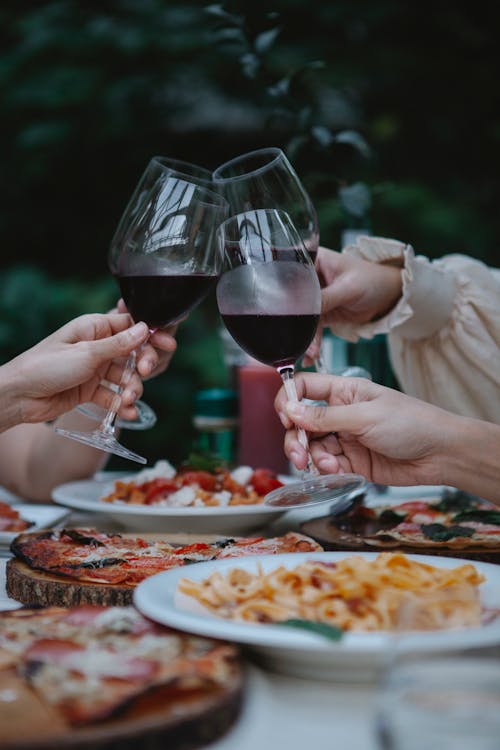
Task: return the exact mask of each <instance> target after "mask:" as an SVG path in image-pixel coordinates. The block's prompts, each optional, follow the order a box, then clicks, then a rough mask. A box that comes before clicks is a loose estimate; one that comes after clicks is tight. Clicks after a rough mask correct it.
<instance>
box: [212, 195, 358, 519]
mask: <svg viewBox="0 0 500 750" xmlns="http://www.w3.org/2000/svg"><path fill="white" fill-rule="evenodd" d="M217 236H218V242H219V244H220V247H221V248H223V249H224V252H225V257H226V264H225V271H224V273H223V274H222V276H221V278H220V279H219V282H218V284H217V304H218V306H219V312H220V314H221V316H222V320H223V321H224V324H225V326H226V328H227V329H228V331H229V333H230V334H231V335H232V337H233V338H234V339H235V341H236V342H237V343H238V344H239V345H240V346H241V348H242V349H243V350H244V351H246V352H247V354H249V355H250V356H251V357H253V358H254V359H257V360H258V361H259V362H262V363H263V364H266V365H271V366H273V367H275V368H276V369H277V371H278V372H279V374H280V376H281V379H282V381H283V384H284V386H285V389H286V392H287V395H288V398H289V399H290V400H295V401H296V400H297V391H296V389H295V381H294V367H295V362H296V360H297V359H298V358H299V357H301V356H302V355H303V354H304V352H305V350H306V349H307V347H308V346H309V344H310V343H311V341H312V338H313V336H314V332H315V330H316V327H317V324H318V320H319V315H320V310H321V290H320V286H319V281H318V276H317V274H316V271H315V270H314V265H313V263H312V260H311V258H310V256H309V255H308V253H307V252H306V250H305V247H304V245H303V243H302V240H301V238H300V235H299V233H298V231H297V230H296V228H295V227H294V225H293V223H292V221H291V219H290V217H289V215H288V214H287V213H286V212H284V211H281V210H277V209H257V210H250V211H244V212H242V213H239V214H237V215H236V216H232V217H230V218H229V219H227V220H226V221H225V222H224V223H223V224H222V225H221V226H220V227H219V229H218V231H217ZM298 437H299V440H300V442H301V444H302V445H303V446H304V448H305V449H306V450H307V451H308V456H309V461H308V469H309V471H310V472H311V473H313V474H314V473H315V474H317V471H316V469H315V467H314V465H313V463H312V459H311V455H310V453H309V450H308V440H307V435H306V433H305V431H304V430H303V429H298ZM364 485H365V480H364V479H363V477H360V476H358V475H354V474H349V475H327V476H319V475H316V476H313V477H311V478H309V479H305V480H302V481H300V482H297V483H294V484H290V485H286V486H285V488H279V489H278V490H275V491H273V492H272V493H270V495H269V496H268V498H267V501H268V502H269V503H270V504H274V505H286V506H290V507H291V506H296V505H304V504H307V503H311V502H315V503H316V502H325V501H331V500H333V499H334V498H337V499H338V501H339V503H344V502H345V503H346V505H348V504H349V503H348V502H347V501H348V500H349V502H350V497H351V496H352V494H353V493H354V492H355V491H356V492H359V490H360V488H361V487H362V486H364ZM282 489H285V493H284V494H283V493H281V490H282ZM275 493H279V494H278V495H276V494H275Z"/></svg>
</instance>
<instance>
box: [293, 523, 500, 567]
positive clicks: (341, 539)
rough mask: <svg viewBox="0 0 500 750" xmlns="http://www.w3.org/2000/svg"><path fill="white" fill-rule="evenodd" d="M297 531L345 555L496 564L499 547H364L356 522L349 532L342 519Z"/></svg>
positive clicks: (499, 551)
mask: <svg viewBox="0 0 500 750" xmlns="http://www.w3.org/2000/svg"><path fill="white" fill-rule="evenodd" d="M370 523H371V522H370V521H367V524H366V526H367V529H369V532H368V533H370V532H373V529H371V528H369V524H370ZM300 531H301V532H302V533H303V534H307V536H310V537H312V538H313V539H315V540H316V541H317V542H319V544H321V545H322V546H323V547H324V548H325V550H344V549H345V550H346V551H347V550H349V551H359V552H383V551H399V552H407V553H408V554H411V555H418V554H420V555H444V556H445V557H461V558H465V559H466V560H481V561H482V562H492V563H500V547H499V548H498V549H496V548H495V549H492V548H491V547H474V548H473V549H467V548H466V547H465V548H456V549H451V548H447V547H445V546H443V547H437V546H429V547H412V546H411V545H403V544H397V545H395V546H391V547H390V548H382V547H376V546H374V545H372V544H366V542H365V541H364V538H363V526H362V524H360V523H359V521H358V522H357V523H356V526H355V528H352V529H349V523H348V521H347V520H346V517H345V516H344V517H343V518H342V519H339V520H336V519H335V518H332V516H322V517H321V518H312V519H311V520H309V521H304V523H302V524H301V525H300Z"/></svg>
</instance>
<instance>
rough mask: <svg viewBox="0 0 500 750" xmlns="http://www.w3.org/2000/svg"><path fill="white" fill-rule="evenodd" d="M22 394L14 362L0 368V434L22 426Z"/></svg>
mask: <svg viewBox="0 0 500 750" xmlns="http://www.w3.org/2000/svg"><path fill="white" fill-rule="evenodd" d="M22 421H23V419H22V407H21V394H20V393H19V388H18V378H17V377H16V370H15V368H14V367H13V366H12V362H8V363H7V364H5V365H2V366H1V367H0V432H3V431H4V430H8V429H9V428H10V427H15V425H18V424H21V422H22Z"/></svg>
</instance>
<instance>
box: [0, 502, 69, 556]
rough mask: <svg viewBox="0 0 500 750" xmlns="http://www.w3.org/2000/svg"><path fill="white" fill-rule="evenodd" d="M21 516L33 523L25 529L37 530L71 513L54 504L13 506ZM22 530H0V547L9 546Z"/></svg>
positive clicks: (47, 526) (48, 526)
mask: <svg viewBox="0 0 500 750" xmlns="http://www.w3.org/2000/svg"><path fill="white" fill-rule="evenodd" d="M13 507H14V508H15V509H16V510H17V512H18V513H19V515H20V516H21V518H23V519H24V520H25V521H31V523H32V524H33V525H32V526H30V527H29V528H27V529H25V531H36V530H37V529H47V528H50V527H51V526H53V525H54V524H55V523H58V522H59V521H62V520H63V518H66V516H67V515H69V511H68V510H65V509H64V508H58V507H57V506H54V505H34V504H33V505H23V504H16V505H14V506H13ZM22 533H23V532H21V531H0V548H2V547H7V548H8V547H9V546H10V543H11V542H12V540H13V539H15V538H16V536H18V535H19V534H22Z"/></svg>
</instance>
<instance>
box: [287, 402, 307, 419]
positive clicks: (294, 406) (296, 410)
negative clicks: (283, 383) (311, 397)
mask: <svg viewBox="0 0 500 750" xmlns="http://www.w3.org/2000/svg"><path fill="white" fill-rule="evenodd" d="M286 410H287V412H288V415H289V416H290V417H292V418H293V417H303V416H304V415H305V413H306V407H305V406H304V404H300V403H298V401H289V402H288V403H287V405H286Z"/></svg>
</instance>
